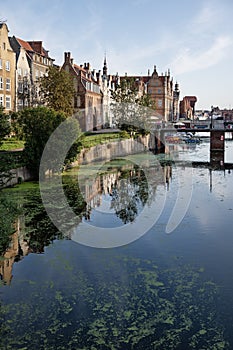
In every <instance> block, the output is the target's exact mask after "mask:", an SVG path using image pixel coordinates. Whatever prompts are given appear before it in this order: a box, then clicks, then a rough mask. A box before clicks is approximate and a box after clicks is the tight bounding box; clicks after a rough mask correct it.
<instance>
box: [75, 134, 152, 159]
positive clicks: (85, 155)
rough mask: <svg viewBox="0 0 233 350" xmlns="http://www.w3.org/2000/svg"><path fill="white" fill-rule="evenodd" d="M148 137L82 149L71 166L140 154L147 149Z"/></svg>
mask: <svg viewBox="0 0 233 350" xmlns="http://www.w3.org/2000/svg"><path fill="white" fill-rule="evenodd" d="M149 143H150V135H147V136H143V137H138V138H137V139H133V138H130V139H124V140H120V141H115V142H110V143H105V144H101V145H96V146H93V147H91V148H89V149H83V150H82V151H81V152H80V154H79V156H78V158H77V161H75V162H73V163H72V165H71V166H77V165H79V164H89V163H91V162H95V161H102V160H110V159H112V158H114V157H124V156H127V155H129V154H136V153H142V152H145V151H147V150H148V149H149Z"/></svg>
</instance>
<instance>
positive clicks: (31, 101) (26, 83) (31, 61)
mask: <svg viewBox="0 0 233 350" xmlns="http://www.w3.org/2000/svg"><path fill="white" fill-rule="evenodd" d="M10 43H11V46H12V48H13V50H14V51H15V53H16V67H15V71H16V110H20V109H23V108H25V107H28V106H33V107H35V106H37V105H39V104H40V95H39V78H41V77H43V76H44V75H45V74H46V72H47V69H48V67H50V66H52V65H53V64H54V59H52V58H51V57H50V56H49V51H47V50H45V48H44V47H43V43H42V41H24V40H22V39H19V38H16V37H15V36H13V37H12V38H10Z"/></svg>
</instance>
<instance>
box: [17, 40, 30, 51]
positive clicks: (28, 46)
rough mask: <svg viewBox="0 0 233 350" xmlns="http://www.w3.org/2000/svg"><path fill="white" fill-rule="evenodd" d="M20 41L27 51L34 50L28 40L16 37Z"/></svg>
mask: <svg viewBox="0 0 233 350" xmlns="http://www.w3.org/2000/svg"><path fill="white" fill-rule="evenodd" d="M16 39H17V41H18V43H19V44H20V45H21V46H22V47H23V48H24V49H25V50H27V51H34V50H33V49H32V47H31V45H30V44H29V43H28V42H27V41H24V40H22V39H19V38H16Z"/></svg>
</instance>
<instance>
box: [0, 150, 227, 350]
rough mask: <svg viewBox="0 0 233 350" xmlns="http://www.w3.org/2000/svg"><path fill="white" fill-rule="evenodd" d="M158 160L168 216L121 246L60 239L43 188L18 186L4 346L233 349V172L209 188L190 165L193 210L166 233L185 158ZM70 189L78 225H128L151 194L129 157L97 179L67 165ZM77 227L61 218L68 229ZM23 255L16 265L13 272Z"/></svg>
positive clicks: (0, 264)
mask: <svg viewBox="0 0 233 350" xmlns="http://www.w3.org/2000/svg"><path fill="white" fill-rule="evenodd" d="M158 159H159V160H160V162H159V164H157V165H156V166H154V167H153V168H151V169H149V171H148V174H149V175H148V174H147V175H148V176H150V177H151V178H150V179H151V183H153V186H152V189H150V190H153V191H154V192H153V195H154V196H159V192H160V191H159V189H160V190H161V188H162V190H163V191H166V192H167V194H168V201H167V202H166V204H167V205H166V207H165V208H164V212H163V214H162V216H161V219H160V221H159V222H158V224H156V225H155V226H154V227H153V228H152V229H151V230H150V232H148V234H147V235H145V236H144V237H143V238H142V239H140V240H138V241H136V242H134V243H133V244H131V245H128V246H124V247H121V248H117V249H109V250H108V249H102V250H101V249H94V248H90V247H84V246H82V245H79V244H76V243H75V242H73V241H72V240H70V239H69V238H70V237H69V235H67V236H66V237H63V236H62V234H61V233H59V232H58V231H57V229H56V227H54V225H53V224H52V223H51V221H50V220H49V218H48V217H47V215H46V212H45V210H44V208H43V205H42V203H41V200H40V194H39V189H38V187H37V186H34V187H33V188H30V187H29V186H30V185H29V184H23V185H22V186H21V187H18V188H16V189H15V190H13V189H12V190H10V191H11V192H10V193H11V196H12V197H13V198H14V199H15V200H16V201H17V202H18V203H19V206H20V207H21V208H22V209H23V214H22V215H21V216H20V217H19V219H18V222H17V223H18V225H17V231H16V232H15V233H14V234H13V236H12V244H11V246H10V247H9V249H8V250H7V251H6V252H5V259H4V260H1V261H0V268H1V270H0V272H1V274H2V276H3V280H4V281H5V283H6V284H9V283H10V282H11V286H10V287H9V286H8V285H5V286H4V287H3V288H1V300H2V301H1V303H0V304H1V305H0V311H1V313H0V322H2V327H1V331H0V348H1V349H10V350H17V349H28V350H34V349H47V350H53V349H54V348H56V349H58V350H62V349H82V350H84V349H85V350H89V349H100V350H108V349H116V350H130V349H135V350H137V349H138V350H139V349H143V350H151V349H156V350H164V349H174V350H183V349H185V350H191V349H203V350H204V349H205V350H207V349H208V350H209V349H231V348H232V346H231V345H232V344H233V343H232V338H231V329H232V325H233V322H232V315H231V310H230V307H229V305H230V303H231V301H232V293H231V292H229V291H232V283H231V280H232V279H231V272H230V268H229V267H230V266H232V257H231V256H232V251H231V250H232V249H231V247H232V244H233V242H232V238H231V237H232V234H231V229H230V227H231V226H232V216H231V212H230V210H232V205H231V203H232V194H231V193H230V191H229V190H228V188H230V186H232V183H233V182H232V181H233V179H232V176H231V175H232V173H230V174H228V172H227V173H226V174H225V175H226V176H225V177H224V176H223V172H221V173H220V172H219V171H213V172H212V177H213V188H212V192H211V193H210V192H209V171H208V169H204V168H202V167H199V168H196V169H194V189H195V191H194V193H193V198H192V202H191V205H190V210H189V211H188V214H187V216H186V217H185V218H184V221H183V223H182V224H181V225H180V226H179V227H178V228H177V229H176V230H175V232H174V234H172V235H169V236H168V235H165V234H164V233H165V230H164V227H165V225H166V222H167V217H169V215H170V212H171V206H172V203H174V201H175V199H176V190H177V183H178V179H179V176H180V173H181V172H183V171H184V167H185V165H184V163H183V164H182V167H179V164H176V163H175V161H174V162H173V161H170V160H169V158H168V157H167V156H166V155H164V156H162V155H160V156H159V157H158ZM189 165H190V162H189ZM79 180H80V181H79ZM224 181H225V182H224ZM225 183H226V186H227V188H226V186H225V185H224V184H225ZM63 186H64V191H65V193H66V196H67V199H68V202H69V204H70V205H71V206H72V208H73V210H74V212H75V213H76V215H77V216H78V218H79V221H80V223H81V222H82V220H88V221H92V222H93V221H94V220H95V219H96V218H97V216H98V215H101V218H103V217H106V216H108V217H109V215H111V217H115V218H117V219H118V220H119V221H120V222H121V225H124V222H131V220H134V217H135V216H137V215H138V214H139V213H140V210H142V208H143V205H144V204H145V202H146V200H147V199H148V198H149V193H148V191H149V189H148V186H147V181H146V177H145V172H144V169H143V170H142V169H141V168H140V167H138V166H135V165H134V164H132V162H125V163H124V164H122V161H119V162H117V161H115V162H109V163H108V164H106V167H104V168H103V167H102V168H101V169H100V170H99V173H98V175H97V176H96V175H95V176H93V178H91V176H90V174H87V176H86V177H85V174H84V175H82V178H81V179H78V178H77V174H76V173H75V172H74V173H73V172H71V173H70V174H69V175H68V174H67V175H65V176H64V177H63ZM224 186H225V187H224ZM55 192H56V189H54V193H55ZM126 194H127V195H128V196H130V198H131V199H132V201H131V202H130V205H129V204H128V202H127V201H126V198H127V196H126ZM59 204H60V203H57V208H56V209H57V210H59V213H60V217H61V222H62V211H63V208H61V207H60V206H59ZM221 215H224V219H225V220H226V222H224V221H221ZM119 221H118V222H117V225H119ZM74 224H76V223H72V222H70V223H65V225H66V227H67V231H69V229H70V227H72V226H73V225H74ZM58 239H59V240H58ZM52 242H53V244H51V243H52ZM29 253H31V254H29ZM32 253H37V254H32ZM41 253H43V254H41ZM22 257H25V258H24V259H21V258H22ZM15 260H16V261H20V262H19V263H17V264H14V270H13V272H12V266H13V262H14V261H15ZM224 274H226V276H224ZM12 275H14V278H13V279H12V278H11V277H12ZM221 278H222V280H221ZM216 281H218V284H221V288H218V287H217V285H216ZM220 281H221V282H222V283H220ZM227 292H228V293H229V294H230V295H228V299H227V298H226V299H224V298H223V295H224V294H221V293H227ZM223 315H224V317H223ZM22 320H23V322H22ZM228 342H231V344H230V345H229V344H228Z"/></svg>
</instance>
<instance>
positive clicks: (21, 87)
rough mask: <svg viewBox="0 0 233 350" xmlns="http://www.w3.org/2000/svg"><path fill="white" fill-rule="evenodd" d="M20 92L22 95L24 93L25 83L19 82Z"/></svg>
mask: <svg viewBox="0 0 233 350" xmlns="http://www.w3.org/2000/svg"><path fill="white" fill-rule="evenodd" d="M18 92H19V93H20V94H21V93H22V92H23V83H22V82H19V83H18Z"/></svg>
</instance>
